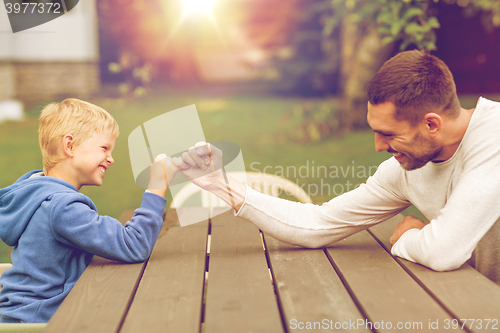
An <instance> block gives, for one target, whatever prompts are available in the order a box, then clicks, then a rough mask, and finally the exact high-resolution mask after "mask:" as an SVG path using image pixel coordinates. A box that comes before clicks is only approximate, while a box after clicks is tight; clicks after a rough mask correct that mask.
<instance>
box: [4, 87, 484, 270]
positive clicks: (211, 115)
mask: <svg viewBox="0 0 500 333" xmlns="http://www.w3.org/2000/svg"><path fill="white" fill-rule="evenodd" d="M89 101H90V102H93V103H95V104H97V105H99V106H101V107H103V108H105V109H106V110H107V111H109V112H110V113H111V114H112V115H113V116H114V117H115V119H116V120H117V121H118V123H119V124H120V132H121V135H120V137H119V139H118V141H117V144H116V148H115V151H114V153H113V157H114V159H115V164H114V165H113V166H112V167H111V168H110V169H109V170H108V172H107V173H106V178H105V180H104V184H103V186H101V187H87V188H83V189H82V190H81V192H82V193H85V194H86V195H88V196H89V197H90V198H91V199H92V200H93V201H94V203H95V204H96V206H97V208H98V209H99V213H100V214H101V215H110V216H113V217H116V218H118V217H119V216H120V215H121V212H122V211H123V210H125V209H128V208H131V207H137V206H139V204H140V201H141V195H142V193H143V189H141V188H139V187H138V186H137V185H135V183H134V179H133V174H132V169H131V166H130V160H129V155H128V146H127V138H128V135H129V133H130V132H131V131H132V130H133V129H135V128H136V127H137V126H139V125H140V124H142V123H143V122H145V121H147V120H149V119H151V118H153V117H155V116H158V115H161V114H163V113H165V112H168V111H171V110H174V109H177V108H180V107H183V106H186V105H191V104H195V105H196V107H197V109H198V113H199V116H200V121H201V124H202V127H203V129H204V133H205V137H206V139H207V141H212V142H215V141H229V142H233V143H236V144H238V145H239V146H240V147H241V151H242V154H243V158H244V161H245V165H246V170H247V171H259V172H264V171H266V172H267V173H272V174H277V175H279V176H284V177H287V178H289V179H291V180H292V181H294V182H297V183H298V184H299V186H302V187H303V188H304V190H306V192H309V193H310V195H311V198H312V200H313V202H315V203H323V202H325V201H327V200H329V199H331V198H332V197H333V196H335V195H338V194H341V193H342V192H345V191H347V190H349V189H352V188H353V187H354V186H355V185H356V184H359V183H361V182H364V181H365V180H366V178H367V177H368V176H369V175H370V174H373V172H374V170H375V167H376V166H378V165H379V164H380V163H381V162H382V161H384V160H385V159H387V158H388V157H389V155H388V154H387V153H376V152H375V150H374V148H373V133H372V132H371V131H364V132H357V133H353V134H351V135H348V136H346V137H344V138H341V139H337V140H330V141H327V142H323V143H318V144H299V143H293V142H290V141H289V140H284V139H278V140H277V139H276V138H280V137H281V138H282V136H276V133H281V132H283V131H285V130H286V129H288V130H289V127H287V126H290V125H283V124H282V122H280V119H281V118H282V117H283V115H284V114H285V112H287V111H288V110H291V109H293V108H294V107H295V106H296V105H297V104H298V103H302V102H303V101H304V100H303V99H299V98H285V97H276V96H271V95H267V94H261V93H260V94H258V93H246V94H241V93H237V92H231V91H227V89H226V88H224V87H222V88H221V87H215V88H213V89H201V88H200V89H191V90H190V91H182V90H175V89H164V90H159V89H158V90H157V91H155V93H154V94H153V96H150V97H148V98H145V99H141V100H133V101H126V100H123V99H111V98H104V97H96V98H93V99H91V100H89ZM313 101H314V100H313ZM464 103H465V104H466V106H467V107H471V105H472V106H473V105H474V104H475V98H465V99H464ZM41 106H42V104H40V105H39V106H36V107H33V108H30V109H29V110H27V115H28V117H27V119H26V120H25V121H22V122H7V123H3V124H0V156H1V158H0V175H1V177H0V188H3V187H6V186H8V185H10V184H11V183H13V182H14V181H15V180H16V179H17V178H19V176H21V175H22V174H24V173H25V172H28V171H30V170H33V169H38V168H41V165H42V164H41V154H40V151H39V147H38V137H37V126H38V124H37V116H38V113H39V111H40V109H41ZM318 174H319V175H318ZM167 199H170V198H167ZM408 212H409V213H412V214H415V215H417V216H420V217H421V215H419V213H418V211H416V210H410V211H408ZM8 261H10V256H9V249H8V248H6V247H5V246H4V247H0V262H8Z"/></svg>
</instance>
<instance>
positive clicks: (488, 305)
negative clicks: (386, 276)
mask: <svg viewBox="0 0 500 333" xmlns="http://www.w3.org/2000/svg"><path fill="white" fill-rule="evenodd" d="M401 220H402V217H401V216H399V217H395V218H392V219H391V220H388V221H386V222H384V223H381V224H379V225H377V226H375V227H372V228H370V231H371V232H372V233H373V235H374V236H375V237H376V238H377V239H378V240H379V241H380V242H381V243H382V244H383V245H384V247H385V248H386V250H387V251H390V248H391V244H390V242H389V238H390V237H391V235H392V232H393V231H394V229H395V228H396V225H397V223H399V222H400V221H401ZM395 259H396V261H397V262H398V263H400V264H401V265H402V266H403V267H405V268H406V269H407V270H408V271H410V272H411V273H412V274H413V275H414V276H415V278H416V279H417V280H418V281H419V282H420V283H422V284H423V285H424V286H425V288H427V289H428V290H429V292H430V293H431V294H432V295H434V297H436V298H437V299H438V300H439V301H440V302H441V303H442V304H443V305H444V306H445V307H446V308H447V309H448V310H449V311H450V312H451V313H452V314H453V315H454V316H455V317H456V318H457V319H469V320H471V319H474V320H479V319H482V320H483V325H481V326H482V327H479V326H480V325H479V324H478V322H476V323H473V322H472V321H469V322H468V323H466V325H467V327H470V330H471V331H472V332H488V331H493V330H491V326H492V325H491V324H490V327H489V328H490V329H486V328H485V325H486V322H485V321H484V320H485V319H496V320H497V322H498V321H500V287H499V286H498V285H496V284H495V283H493V282H492V281H491V280H489V279H488V278H486V277H484V276H483V275H481V274H480V273H479V272H477V271H476V270H475V269H473V268H472V267H470V266H469V265H467V264H465V265H463V266H462V267H461V268H460V269H458V270H454V271H450V272H435V271H432V270H430V269H427V268H425V267H424V266H422V265H419V264H416V263H413V262H410V261H408V260H404V259H401V258H395ZM461 325H462V324H460V326H461ZM498 329H500V323H499V324H498V325H497V329H496V330H494V331H495V332H498Z"/></svg>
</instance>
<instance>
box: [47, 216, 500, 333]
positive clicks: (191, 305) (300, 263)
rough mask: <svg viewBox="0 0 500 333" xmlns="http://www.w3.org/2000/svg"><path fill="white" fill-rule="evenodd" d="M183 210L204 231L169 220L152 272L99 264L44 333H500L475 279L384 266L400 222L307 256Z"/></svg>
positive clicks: (242, 224) (495, 302)
mask: <svg viewBox="0 0 500 333" xmlns="http://www.w3.org/2000/svg"><path fill="white" fill-rule="evenodd" d="M180 209H188V210H190V212H189V213H190V214H196V215H197V216H204V217H205V218H206V220H205V221H204V222H200V223H197V224H194V225H190V226H187V227H182V228H181V227H180V226H178V225H176V224H177V214H176V211H175V210H169V211H168V213H167V215H166V219H165V226H164V230H163V231H162V234H161V236H160V238H159V239H158V241H157V243H156V246H155V248H154V250H153V253H152V255H151V257H150V259H149V261H148V262H146V263H142V264H124V263H119V262H115V261H109V260H105V259H102V258H95V259H94V260H93V262H92V263H91V264H90V266H89V267H88V268H87V270H86V271H85V272H84V274H83V275H82V277H81V278H80V280H79V281H78V283H77V284H76V285H75V287H74V288H73V290H72V291H71V292H70V294H69V295H68V297H67V298H66V300H65V301H64V302H63V304H62V305H61V307H60V308H59V310H58V311H57V312H56V314H55V315H54V316H53V318H52V319H51V321H50V322H49V323H48V325H47V327H46V329H45V330H44V332H56V333H59V332H91V333H98V332H126V333H136V332H148V333H154V332H182V333H189V332H207V333H210V332H217V333H223V332H259V333H260V332H273V333H274V332H294V331H300V332H314V331H321V332H340V331H352V332H375V331H376V332H386V331H392V332H393V331H398V330H402V331H416V332H417V331H418V332H443V331H446V332H447V331H462V332H498V331H499V330H500V323H499V320H500V287H498V286H497V285H495V284H494V283H493V282H491V281H490V280H488V279H486V278H485V277H484V276H482V275H481V274H479V273H478V272H477V271H475V270H474V269H472V268H470V267H469V266H467V265H464V266H463V267H461V268H460V269H458V270H456V271H452V272H445V273H438V272H434V271H432V270H429V269H427V268H425V267H423V266H421V265H418V264H414V263H410V262H408V261H405V260H402V259H398V258H394V257H392V256H391V255H390V251H389V249H390V245H389V244H388V239H389V237H390V235H391V234H392V231H393V230H394V228H395V225H396V224H397V223H398V222H399V221H400V220H401V218H402V217H401V216H398V217H396V218H394V219H391V220H389V221H386V222H384V223H382V224H380V225H378V226H376V227H373V228H371V229H369V230H368V231H363V232H360V233H358V234H356V235H353V236H351V237H349V238H347V239H345V240H342V241H340V242H338V243H335V244H332V245H331V246H329V247H327V248H324V249H304V248H300V247H296V246H292V245H288V244H285V243H282V242H280V241H277V240H276V239H273V238H272V237H270V236H267V235H263V234H262V233H261V232H260V231H259V230H258V229H257V228H256V227H255V226H253V225H252V224H251V223H249V222H247V221H244V220H242V219H240V218H236V217H234V214H233V213H232V212H226V213H224V214H221V215H218V216H215V217H213V218H209V216H208V214H209V210H208V209H205V208H180ZM131 214H132V211H127V212H125V213H124V215H123V216H122V219H121V220H123V221H126V220H128V219H129V218H130V216H131ZM167 229H168V230H167ZM479 320H481V321H479Z"/></svg>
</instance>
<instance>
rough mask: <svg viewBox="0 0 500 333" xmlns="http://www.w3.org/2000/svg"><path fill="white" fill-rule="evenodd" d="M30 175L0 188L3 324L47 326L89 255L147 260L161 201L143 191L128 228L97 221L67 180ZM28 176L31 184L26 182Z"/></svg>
mask: <svg viewBox="0 0 500 333" xmlns="http://www.w3.org/2000/svg"><path fill="white" fill-rule="evenodd" d="M40 172H41V170H36V171H31V172H29V173H27V174H25V175H24V176H22V177H21V178H19V179H18V180H17V181H16V182H15V183H14V184H13V185H11V186H9V187H7V188H4V189H0V238H1V239H2V240H3V241H4V242H5V243H6V244H7V245H10V246H13V249H12V268H10V269H8V270H7V271H5V272H4V273H3V274H2V276H1V278H0V286H1V288H2V289H1V290H0V315H1V317H2V320H12V319H13V320H20V321H21V322H47V321H48V320H49V319H50V318H51V316H52V315H53V314H54V312H55V311H56V310H57V308H58V307H59V305H60V304H61V302H62V301H63V300H64V298H65V297H66V295H68V293H69V291H70V290H71V288H72V287H73V286H74V284H75V283H76V281H77V280H78V278H79V277H80V276H81V275H82V273H83V271H84V270H85V268H86V267H87V265H88V264H89V263H90V261H91V260H92V258H93V256H94V255H99V256H101V257H104V258H107V259H112V260H120V261H126V262H142V261H144V260H146V259H147V258H148V257H149V255H150V254H151V251H152V250H153V246H154V244H155V242H156V239H157V238H158V235H159V233H160V229H161V227H162V224H163V219H162V214H163V210H164V209H165V203H166V201H165V199H164V198H162V197H161V196H159V195H156V194H153V193H149V192H146V193H144V195H143V198H142V204H141V207H140V208H138V209H137V210H136V211H135V214H134V216H133V217H132V222H130V221H129V222H127V223H126V224H125V225H124V226H123V225H122V224H121V223H120V222H119V221H118V220H116V219H114V218H111V217H109V216H100V215H99V214H98V213H97V209H96V207H95V205H94V203H93V202H92V201H91V200H90V199H89V198H88V197H87V196H85V195H84V194H81V193H79V192H78V190H77V189H76V188H75V187H74V186H73V185H71V184H70V183H68V182H65V181H63V180H61V179H58V178H54V177H48V176H34V177H31V176H33V175H35V174H37V173H40ZM30 177H31V178H30Z"/></svg>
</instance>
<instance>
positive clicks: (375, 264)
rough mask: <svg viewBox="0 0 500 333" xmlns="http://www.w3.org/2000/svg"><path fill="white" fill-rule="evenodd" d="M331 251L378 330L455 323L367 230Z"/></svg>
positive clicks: (338, 244) (330, 248)
mask: <svg viewBox="0 0 500 333" xmlns="http://www.w3.org/2000/svg"><path fill="white" fill-rule="evenodd" d="M327 252H328V253H329V255H330V256H331V258H332V260H333V261H334V263H335V265H336V266H337V269H338V271H339V272H340V274H341V275H342V278H343V279H345V281H347V283H348V286H349V289H350V293H351V296H353V297H354V298H355V300H356V301H357V302H358V304H359V306H360V307H361V308H362V309H363V312H364V315H365V316H366V317H367V318H368V320H369V321H370V322H371V323H373V327H374V328H376V329H377V331H379V332H386V331H387V332H390V331H394V330H395V329H396V328H397V325H398V323H402V325H410V326H411V327H412V329H413V330H415V331H418V330H420V331H422V330H423V331H425V330H428V329H429V324H430V323H434V322H436V321H438V323H441V325H442V324H443V322H444V321H445V320H449V321H451V320H452V318H451V317H450V316H449V315H448V313H446V311H445V310H443V309H442V308H441V307H440V306H439V305H438V304H437V303H436V302H435V301H434V300H433V299H432V297H431V296H429V294H427V293H426V292H425V291H424V289H422V288H421V287H420V286H419V285H418V284H417V283H416V282H415V281H414V280H413V279H412V278H411V277H410V276H409V275H408V274H407V273H406V272H405V270H403V269H402V268H401V267H400V266H399V265H398V264H397V263H396V262H395V261H394V259H393V258H392V256H390V255H389V254H388V253H387V252H386V251H385V249H384V248H383V247H382V246H380V245H379V244H378V242H377V241H376V240H375V239H374V238H373V237H372V236H371V235H370V234H369V233H368V232H367V231H362V232H359V233H357V234H355V235H352V236H350V237H348V238H346V239H344V240H342V241H340V242H337V243H335V244H334V245H332V246H331V247H328V248H327ZM384 323H385V325H383V324H384ZM389 323H390V325H391V326H392V329H390V328H389V327H388V326H389ZM410 326H409V327H410ZM369 327H370V326H369ZM441 328H442V326H441Z"/></svg>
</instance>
